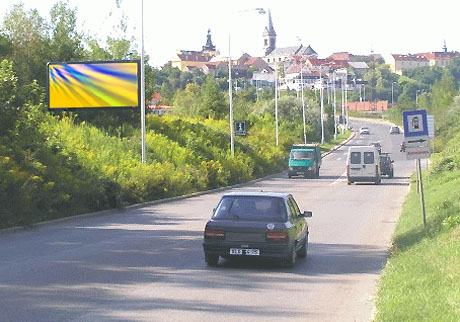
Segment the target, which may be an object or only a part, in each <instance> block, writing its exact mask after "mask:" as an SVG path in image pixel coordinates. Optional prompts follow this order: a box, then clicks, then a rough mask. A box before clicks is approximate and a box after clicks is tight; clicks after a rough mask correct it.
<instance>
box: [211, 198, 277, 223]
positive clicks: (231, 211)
mask: <svg viewBox="0 0 460 322" xmlns="http://www.w3.org/2000/svg"><path fill="white" fill-rule="evenodd" d="M213 218H214V219H217V220H251V221H259V220H260V221H266V220H270V221H285V220H286V208H285V203H284V200H283V198H278V197H259V196H225V197H223V198H222V200H221V201H220V202H219V205H218V206H217V209H216V212H215V214H214V216H213Z"/></svg>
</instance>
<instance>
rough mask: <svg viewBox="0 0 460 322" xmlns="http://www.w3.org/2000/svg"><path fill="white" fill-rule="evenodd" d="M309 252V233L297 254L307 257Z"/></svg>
mask: <svg viewBox="0 0 460 322" xmlns="http://www.w3.org/2000/svg"><path fill="white" fill-rule="evenodd" d="M307 252H308V235H307V236H306V237H305V239H304V241H303V242H302V247H300V249H299V251H298V252H297V255H298V256H299V257H301V258H305V257H307Z"/></svg>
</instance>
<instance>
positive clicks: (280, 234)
mask: <svg viewBox="0 0 460 322" xmlns="http://www.w3.org/2000/svg"><path fill="white" fill-rule="evenodd" d="M265 237H266V239H267V240H269V241H274V242H283V241H287V240H288V237H289V236H288V233H287V231H267V233H266V234H265Z"/></svg>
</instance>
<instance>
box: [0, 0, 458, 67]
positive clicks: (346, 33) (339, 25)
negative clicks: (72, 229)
mask: <svg viewBox="0 0 460 322" xmlns="http://www.w3.org/2000/svg"><path fill="white" fill-rule="evenodd" d="M22 2H23V3H24V6H25V8H26V10H28V9H37V10H38V11H39V13H40V15H41V16H42V17H43V18H45V19H46V20H48V21H49V19H50V15H49V12H50V9H51V7H52V6H53V5H54V4H55V3H56V2H57V1H55V0H39V1H32V0H23V1H22ZM118 2H119V4H120V7H119V8H117V5H116V3H117V1H116V0H68V3H69V6H70V7H71V8H76V9H77V19H78V28H79V30H80V31H82V32H85V33H87V34H90V35H92V36H95V37H96V38H98V39H102V40H104V39H106V37H107V36H108V35H113V36H116V35H117V33H116V28H114V26H116V25H117V23H118V21H119V20H120V17H121V16H122V14H124V15H125V16H126V19H127V22H128V31H127V33H128V37H135V39H136V45H137V48H138V49H139V48H140V44H141V42H140V40H141V30H142V28H141V26H142V24H141V20H142V19H141V17H142V14H141V13H142V1H141V0H129V1H128V0H119V1H118ZM17 3H19V1H18V0H2V1H1V2H0V18H1V20H0V21H1V23H3V20H4V18H5V16H6V15H7V13H8V12H9V11H10V10H11V8H12V6H13V5H14V4H17ZM255 8H264V9H265V10H266V11H268V9H270V11H271V15H272V21H273V26H274V28H275V31H276V33H277V47H289V46H296V45H299V44H300V43H302V44H303V45H305V46H307V45H311V46H312V48H313V49H314V50H315V51H316V52H317V53H318V55H319V58H325V57H327V56H329V55H330V54H332V53H334V52H344V51H346V52H350V53H352V54H355V55H368V54H370V53H371V52H372V51H373V52H374V53H377V54H382V55H383V56H384V57H385V56H387V55H389V54H391V53H393V54H408V53H419V52H431V51H441V50H442V47H443V45H444V41H446V44H447V48H448V50H449V51H460V37H459V36H458V33H459V31H460V25H459V23H458V21H459V17H460V10H459V9H460V2H457V1H456V0H437V1H427V0H418V1H417V0H384V1H376V0H349V1H345V0H329V1H327V0H317V1H305V0H291V1H272V0H264V1H252V0H244V1H243V0H233V1H221V0H200V1H165V0H161V1H154V0H144V4H143V16H144V49H145V53H146V54H147V55H149V57H150V61H149V62H150V64H151V65H152V66H155V67H159V66H163V65H164V64H165V63H167V62H168V61H170V60H171V59H172V58H173V57H174V55H175V53H176V51H177V50H179V49H183V50H196V51H199V50H201V48H202V46H204V45H205V44H206V36H207V31H208V28H209V29H211V36H212V41H213V44H214V45H215V46H216V47H217V50H219V51H220V53H221V55H223V56H228V53H229V42H230V48H231V56H232V58H236V57H239V56H240V55H241V54H242V53H244V52H247V53H249V54H250V55H251V56H254V57H260V56H262V55H263V40H262V33H263V31H264V28H265V27H266V26H267V25H268V15H267V14H266V15H260V14H259V13H258V12H257V11H256V10H254V9H255ZM229 39H230V41H229Z"/></svg>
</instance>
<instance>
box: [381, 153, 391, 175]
mask: <svg viewBox="0 0 460 322" xmlns="http://www.w3.org/2000/svg"><path fill="white" fill-rule="evenodd" d="M393 162H394V160H392V159H391V158H390V155H389V154H388V153H382V154H381V155H380V172H381V173H382V175H383V176H387V177H388V178H390V179H392V178H393V177H394V169H393Z"/></svg>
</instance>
